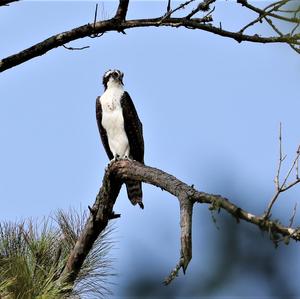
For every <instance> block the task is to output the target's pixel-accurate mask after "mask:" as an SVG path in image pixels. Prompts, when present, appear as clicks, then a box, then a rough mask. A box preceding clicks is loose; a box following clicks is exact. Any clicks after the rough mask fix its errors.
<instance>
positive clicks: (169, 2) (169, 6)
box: [167, 0, 171, 13]
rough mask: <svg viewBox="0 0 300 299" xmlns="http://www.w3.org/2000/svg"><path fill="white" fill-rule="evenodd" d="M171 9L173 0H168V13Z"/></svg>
mask: <svg viewBox="0 0 300 299" xmlns="http://www.w3.org/2000/svg"><path fill="white" fill-rule="evenodd" d="M170 10H171V0H168V5H167V13H168V12H169V11H170Z"/></svg>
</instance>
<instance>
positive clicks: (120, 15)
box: [115, 0, 129, 20]
mask: <svg viewBox="0 0 300 299" xmlns="http://www.w3.org/2000/svg"><path fill="white" fill-rule="evenodd" d="M128 4H129V0H119V6H118V9H117V13H116V15H115V18H116V19H120V20H125V18H126V14H127V10H128Z"/></svg>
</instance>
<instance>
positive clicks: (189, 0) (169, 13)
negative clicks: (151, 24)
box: [162, 0, 195, 21]
mask: <svg viewBox="0 0 300 299" xmlns="http://www.w3.org/2000/svg"><path fill="white" fill-rule="evenodd" d="M194 1H195V0H188V1H186V2H184V3H181V4H180V5H179V6H177V7H176V8H174V9H170V10H169V11H167V13H166V14H165V15H164V16H163V17H162V21H163V20H165V19H167V18H169V17H170V16H171V15H172V14H173V13H174V12H176V11H177V10H180V9H182V8H184V7H185V6H187V5H189V4H190V3H192V2H194Z"/></svg>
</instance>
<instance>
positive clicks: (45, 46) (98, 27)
mask: <svg viewBox="0 0 300 299" xmlns="http://www.w3.org/2000/svg"><path fill="white" fill-rule="evenodd" d="M202 21H203V22H205V21H206V20H202ZM161 26H167V27H185V28H188V29H199V30H203V31H207V32H211V33H214V34H217V35H220V36H223V37H229V38H232V39H234V40H236V41H238V42H242V41H248V42H254V43H290V42H291V40H292V42H293V43H295V44H297V45H300V34H297V35H295V37H294V38H292V37H290V36H278V37H277V36H273V37H262V36H258V35H246V34H242V33H239V32H231V31H226V30H223V29H221V28H218V27H214V26H212V25H210V24H204V23H201V19H196V20H195V19H191V20H189V19H185V18H168V19H164V17H160V18H154V19H139V20H130V21H122V22H118V21H116V20H115V19H111V20H107V21H100V22H97V23H96V24H95V26H94V25H93V24H87V25H84V26H80V27H77V28H75V29H72V30H70V31H65V32H63V33H59V34H56V35H53V36H52V37H50V38H47V39H45V40H44V41H42V42H40V43H38V44H36V45H34V46H32V47H30V48H27V49H25V50H23V51H21V52H19V53H17V54H14V55H11V56H9V57H6V58H4V59H2V60H0V72H3V71H5V70H7V69H10V68H12V67H14V66H16V65H19V64H21V63H23V62H25V61H28V60H30V59H32V58H34V57H38V56H41V55H43V54H45V53H47V52H48V51H50V50H52V49H54V48H57V47H59V46H62V45H64V44H66V43H68V42H70V41H73V40H76V39H80V38H83V37H87V36H90V35H91V34H95V33H104V32H109V31H118V32H121V31H124V30H125V29H131V28H138V27H161Z"/></svg>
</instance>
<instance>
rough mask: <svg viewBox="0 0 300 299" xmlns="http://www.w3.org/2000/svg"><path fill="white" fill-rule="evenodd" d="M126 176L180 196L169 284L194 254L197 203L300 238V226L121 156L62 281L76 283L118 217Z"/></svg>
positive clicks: (284, 235)
mask: <svg viewBox="0 0 300 299" xmlns="http://www.w3.org/2000/svg"><path fill="white" fill-rule="evenodd" d="M126 180H139V181H142V182H144V183H148V184H151V185H154V186H156V187H159V188H161V189H163V190H166V191H167V192H169V193H171V194H173V195H174V196H175V197H177V199H178V201H179V206H180V227H181V252H180V258H179V262H178V264H177V265H176V267H175V268H174V270H173V271H172V272H171V273H170V275H169V276H168V277H167V278H166V279H165V284H169V283H170V282H171V281H172V280H173V279H174V278H175V277H176V276H177V275H178V272H179V270H180V269H181V268H182V269H183V271H184V272H185V271H186V269H187V266H188V264H189V262H190V260H191V258H192V225H191V224H192V210H193V205H194V204H195V203H202V204H208V205H210V209H216V210H219V209H222V210H224V211H226V212H228V213H229V214H231V215H232V216H233V217H234V218H235V219H237V220H238V221H239V220H245V221H247V222H249V223H252V224H254V225H256V226H257V227H258V228H260V229H261V230H263V231H266V232H268V233H269V234H270V238H271V239H272V240H273V241H274V242H275V243H276V242H278V240H279V237H282V238H288V239H294V240H296V241H300V228H292V227H291V226H283V225H281V224H280V223H279V222H278V221H271V220H270V219H265V218H264V216H256V215H254V214H251V213H249V212H247V211H245V210H243V209H242V208H240V207H238V206H236V205H235V204H233V203H232V202H230V201H229V200H228V199H227V198H225V197H222V196H220V195H214V194H208V193H205V192H200V191H197V190H195V189H194V187H193V186H188V185H187V184H185V183H184V182H182V181H180V180H178V179H177V178H176V177H174V176H173V175H171V174H168V173H166V172H164V171H162V170H159V169H157V168H152V167H149V166H145V165H143V164H141V163H139V162H136V161H128V160H119V161H116V162H113V163H112V164H110V166H109V167H108V169H107V170H106V171H105V174H104V178H103V185H102V187H101V189H100V191H99V194H98V195H97V197H96V201H95V204H94V205H93V208H91V209H90V211H91V215H90V217H89V219H88V221H87V223H86V226H85V228H84V230H83V232H82V235H81V236H80V238H79V240H78V241H77V243H76V245H75V247H74V249H73V251H72V252H71V254H70V256H69V259H68V262H67V265H66V266H65V269H64V271H63V274H62V276H61V279H60V281H61V283H66V282H68V283H70V284H72V283H74V280H75V279H76V276H77V274H78V272H79V269H80V267H81V265H82V264H83V261H84V259H85V258H86V256H87V254H88V251H89V250H90V249H91V247H92V246H93V242H94V241H95V240H96V239H97V237H98V236H99V234H100V233H101V231H102V230H103V229H104V228H105V227H106V225H107V224H108V221H109V220H110V219H113V218H115V217H114V215H115V214H114V213H113V206H114V203H115V201H116V198H117V196H118V193H119V190H120V187H121V184H122V182H124V181H126Z"/></svg>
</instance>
